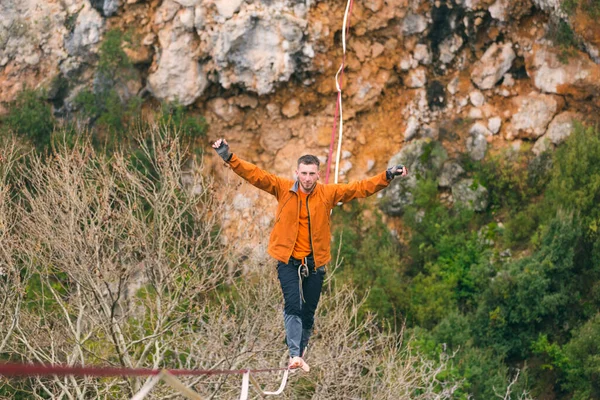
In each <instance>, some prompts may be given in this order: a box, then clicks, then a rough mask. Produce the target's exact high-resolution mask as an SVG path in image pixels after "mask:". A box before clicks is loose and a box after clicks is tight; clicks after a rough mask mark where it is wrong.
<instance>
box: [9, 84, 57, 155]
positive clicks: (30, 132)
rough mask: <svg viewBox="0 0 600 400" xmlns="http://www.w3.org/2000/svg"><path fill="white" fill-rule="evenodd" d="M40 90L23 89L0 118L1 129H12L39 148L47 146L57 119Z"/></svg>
mask: <svg viewBox="0 0 600 400" xmlns="http://www.w3.org/2000/svg"><path fill="white" fill-rule="evenodd" d="M44 97H45V96H44V93H43V92H42V91H35V90H31V89H25V90H23V91H22V92H21V93H19V95H18V96H17V98H16V100H15V101H14V102H13V103H11V104H9V107H8V108H9V112H8V115H6V117H4V118H2V123H3V131H5V132H6V131H12V132H14V133H16V134H18V135H20V136H22V137H24V138H26V139H27V140H30V141H31V142H32V143H33V144H34V145H35V146H36V147H37V148H38V149H39V150H42V149H45V148H47V146H48V145H49V144H50V141H51V138H52V133H53V132H54V129H55V127H56V124H57V121H56V119H55V118H54V116H53V115H52V107H51V106H50V104H48V103H47V102H46V101H45V98H44Z"/></svg>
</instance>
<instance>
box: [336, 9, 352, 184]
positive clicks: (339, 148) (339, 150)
mask: <svg viewBox="0 0 600 400" xmlns="http://www.w3.org/2000/svg"><path fill="white" fill-rule="evenodd" d="M351 4H352V0H348V2H347V3H346V11H345V12H344V21H343V23H342V50H343V52H342V64H341V65H340V68H339V69H338V71H337V73H336V74H335V87H336V89H337V92H338V98H339V103H340V109H339V110H340V122H339V135H338V146H337V152H336V155H335V176H334V181H333V182H334V183H338V175H339V172H340V157H341V154H342V138H343V136H344V116H343V111H342V110H343V107H342V87H341V85H340V80H339V76H340V74H342V73H343V71H344V67H345V63H346V26H347V24H348V14H349V13H350V5H351Z"/></svg>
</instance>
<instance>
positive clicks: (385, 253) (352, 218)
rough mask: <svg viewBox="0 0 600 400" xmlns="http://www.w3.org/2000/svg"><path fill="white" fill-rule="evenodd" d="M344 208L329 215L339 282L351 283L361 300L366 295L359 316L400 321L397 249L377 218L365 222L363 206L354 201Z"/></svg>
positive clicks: (401, 290) (400, 282)
mask: <svg viewBox="0 0 600 400" xmlns="http://www.w3.org/2000/svg"><path fill="white" fill-rule="evenodd" d="M348 208H349V209H348V210H346V211H343V210H341V209H336V210H335V212H334V213H333V226H334V237H335V241H334V245H333V248H334V249H335V248H338V247H339V246H340V241H341V248H340V253H341V255H342V257H343V264H342V267H341V279H343V280H345V281H351V282H353V284H354V285H356V288H357V292H358V293H359V295H361V296H362V295H364V294H366V293H367V292H369V297H368V298H367V301H366V304H365V307H364V310H363V313H364V312H372V313H376V314H377V315H378V316H379V317H381V318H382V319H388V320H395V319H397V318H400V317H401V316H400V315H399V314H398V312H399V310H400V309H402V302H403V298H404V295H403V293H404V291H405V286H406V282H405V280H404V279H402V276H401V269H400V268H401V265H400V261H399V259H398V254H399V252H400V248H399V245H398V244H397V242H396V240H395V239H394V238H393V237H392V235H391V234H390V233H389V231H388V230H387V228H386V226H385V225H384V224H383V222H382V221H381V217H380V216H379V215H376V216H374V221H373V220H371V221H367V220H366V219H365V218H364V216H363V211H364V208H363V206H362V205H360V203H358V202H356V201H353V202H351V203H350V205H349V206H348Z"/></svg>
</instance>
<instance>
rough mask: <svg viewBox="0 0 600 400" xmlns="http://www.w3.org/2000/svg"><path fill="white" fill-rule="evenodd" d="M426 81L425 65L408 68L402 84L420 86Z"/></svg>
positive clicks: (414, 87)
mask: <svg viewBox="0 0 600 400" xmlns="http://www.w3.org/2000/svg"><path fill="white" fill-rule="evenodd" d="M426 83H427V70H426V69H425V67H419V68H417V69H413V70H410V71H409V72H408V74H407V75H406V77H405V78H404V84H405V85H406V86H407V87H409V88H412V89H416V88H422V87H424V86H425V84H426Z"/></svg>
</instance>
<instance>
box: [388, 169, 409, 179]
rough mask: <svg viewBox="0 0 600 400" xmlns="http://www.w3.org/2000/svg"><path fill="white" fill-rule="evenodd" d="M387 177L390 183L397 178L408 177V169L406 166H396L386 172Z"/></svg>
mask: <svg viewBox="0 0 600 400" xmlns="http://www.w3.org/2000/svg"><path fill="white" fill-rule="evenodd" d="M385 175H386V178H387V179H388V181H391V180H392V179H394V178H395V177H397V176H406V175H408V168H406V167H405V166H404V165H394V166H393V167H390V168H388V169H387V170H386V171H385Z"/></svg>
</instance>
